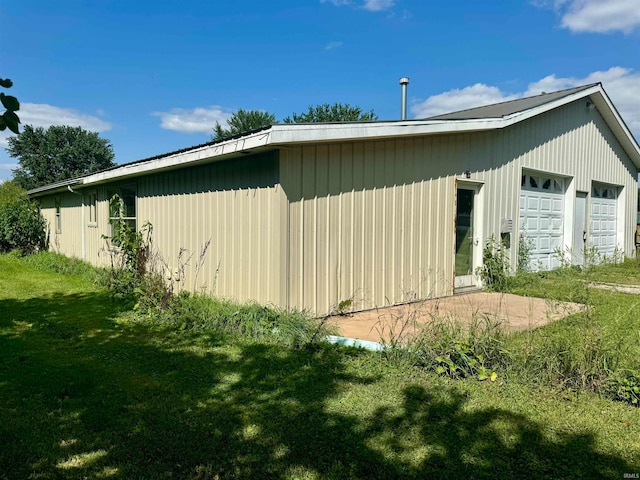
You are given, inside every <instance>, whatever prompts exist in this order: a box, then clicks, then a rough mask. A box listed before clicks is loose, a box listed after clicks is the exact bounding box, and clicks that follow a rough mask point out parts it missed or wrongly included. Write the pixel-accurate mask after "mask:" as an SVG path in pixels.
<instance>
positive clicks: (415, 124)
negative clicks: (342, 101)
mask: <svg viewBox="0 0 640 480" xmlns="http://www.w3.org/2000/svg"><path fill="white" fill-rule="evenodd" d="M590 95H594V97H593V98H595V99H597V100H596V102H595V103H596V105H597V106H598V108H606V109H607V110H608V113H610V114H611V116H612V117H613V118H614V119H615V121H616V123H617V125H610V127H611V128H612V130H613V131H614V133H616V136H619V140H620V141H621V143H622V144H623V146H624V147H626V148H625V150H627V152H628V153H629V154H630V156H631V157H632V160H633V161H634V163H635V164H636V165H637V166H638V167H639V168H640V147H639V146H638V143H637V142H636V141H635V139H634V137H633V135H632V134H631V133H630V132H629V130H628V128H627V127H626V125H625V123H624V122H623V121H622V119H621V118H620V115H619V114H618V113H617V110H616V109H615V107H614V106H613V104H612V103H611V100H610V99H609V97H608V96H607V94H606V93H605V92H604V90H603V89H602V87H601V86H600V85H594V86H593V87H591V88H588V89H586V90H581V91H579V92H576V93H574V94H572V95H567V96H566V97H562V98H559V99H558V100H555V101H553V102H549V103H545V104H544V105H540V106H538V107H535V108H531V109H529V110H525V111H523V112H518V113H514V114H512V115H509V116H507V117H503V118H483V119H469V120H406V121H391V122H354V123H326V124H280V125H273V126H272V127H270V128H268V129H267V130H261V131H259V132H256V133H252V134H249V135H247V136H245V137H240V138H236V139H232V140H227V141H226V142H221V143H216V144H215V145H206V146H204V147H198V148H194V149H192V150H187V151H184V152H180V153H174V154H169V155H167V156H165V157H160V158H157V159H155V160H149V161H145V162H140V163H135V164H130V165H123V166H121V167H119V168H116V169H113V170H109V171H106V172H101V173H95V174H93V175H88V176H86V177H84V178H82V179H78V180H77V184H78V185H83V186H84V185H90V184H94V183H102V182H106V181H109V180H114V179H117V178H121V177H128V176H135V175H141V174H144V173H148V172H152V171H158V170H162V169H165V168H172V167H176V166H181V165H187V164H189V163H194V162H198V161H203V160H207V159H213V158H217V157H218V158H220V157H224V156H227V155H231V154H234V153H239V152H246V153H249V152H250V151H251V150H252V149H255V148H258V147H264V146H268V145H273V146H282V145H288V144H302V143H312V142H331V141H347V140H365V139H384V138H397V137H403V136H416V135H429V134H439V133H461V132H474V131H483V130H495V129H501V128H505V127H509V126H511V125H514V124H516V123H519V122H522V121H524V120H527V119H529V118H532V117H535V116H537V115H540V114H542V113H545V112H548V111H550V110H553V109H554V108H558V107H560V106H563V105H566V104H568V103H571V102H573V101H575V100H579V99H581V98H586V97H589V96H590ZM600 100H601V101H600ZM45 190H49V188H47V187H42V191H45Z"/></svg>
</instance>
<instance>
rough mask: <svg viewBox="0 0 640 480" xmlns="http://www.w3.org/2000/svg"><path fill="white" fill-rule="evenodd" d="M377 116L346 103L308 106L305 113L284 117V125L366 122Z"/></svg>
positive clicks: (372, 112)
mask: <svg viewBox="0 0 640 480" xmlns="http://www.w3.org/2000/svg"><path fill="white" fill-rule="evenodd" d="M377 119H378V115H376V114H375V112H374V111H373V110H370V111H369V112H363V111H362V109H361V108H360V107H358V106H355V107H352V106H351V105H349V104H348V103H346V104H343V103H334V104H333V105H329V104H328V103H325V104H323V105H316V106H315V107H314V106H312V105H309V110H307V112H306V113H293V114H292V115H291V117H286V118H285V119H284V120H283V122H284V123H321V122H368V121H373V120H377Z"/></svg>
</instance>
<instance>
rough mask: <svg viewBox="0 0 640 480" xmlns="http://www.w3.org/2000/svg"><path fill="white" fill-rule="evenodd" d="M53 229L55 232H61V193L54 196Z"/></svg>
mask: <svg viewBox="0 0 640 480" xmlns="http://www.w3.org/2000/svg"><path fill="white" fill-rule="evenodd" d="M54 211H55V230H56V234H59V233H62V195H56V197H55V198H54Z"/></svg>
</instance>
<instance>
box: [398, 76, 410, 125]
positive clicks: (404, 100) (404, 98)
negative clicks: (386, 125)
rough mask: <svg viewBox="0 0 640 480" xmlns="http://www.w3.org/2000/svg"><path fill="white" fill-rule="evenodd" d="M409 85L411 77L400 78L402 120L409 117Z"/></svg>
mask: <svg viewBox="0 0 640 480" xmlns="http://www.w3.org/2000/svg"><path fill="white" fill-rule="evenodd" d="M407 85H409V78H408V77H402V78H401V79H400V88H401V89H402V103H401V105H400V120H406V119H407Z"/></svg>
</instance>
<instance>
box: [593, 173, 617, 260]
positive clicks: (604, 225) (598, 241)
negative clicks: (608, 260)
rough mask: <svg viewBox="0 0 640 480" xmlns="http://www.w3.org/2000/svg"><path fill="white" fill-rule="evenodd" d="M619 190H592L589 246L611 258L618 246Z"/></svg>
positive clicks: (608, 188)
mask: <svg viewBox="0 0 640 480" xmlns="http://www.w3.org/2000/svg"><path fill="white" fill-rule="evenodd" d="M616 195H617V190H616V189H615V188H613V187H604V186H599V185H594V186H593V188H592V189H591V209H590V211H591V218H590V221H589V226H590V231H589V245H590V246H592V247H594V248H595V249H596V250H597V251H598V252H599V253H600V254H601V255H606V256H611V255H613V253H614V252H615V249H616V244H617V219H616V213H617V208H616V207H617V205H616V203H617V200H616V198H615V196H616Z"/></svg>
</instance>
